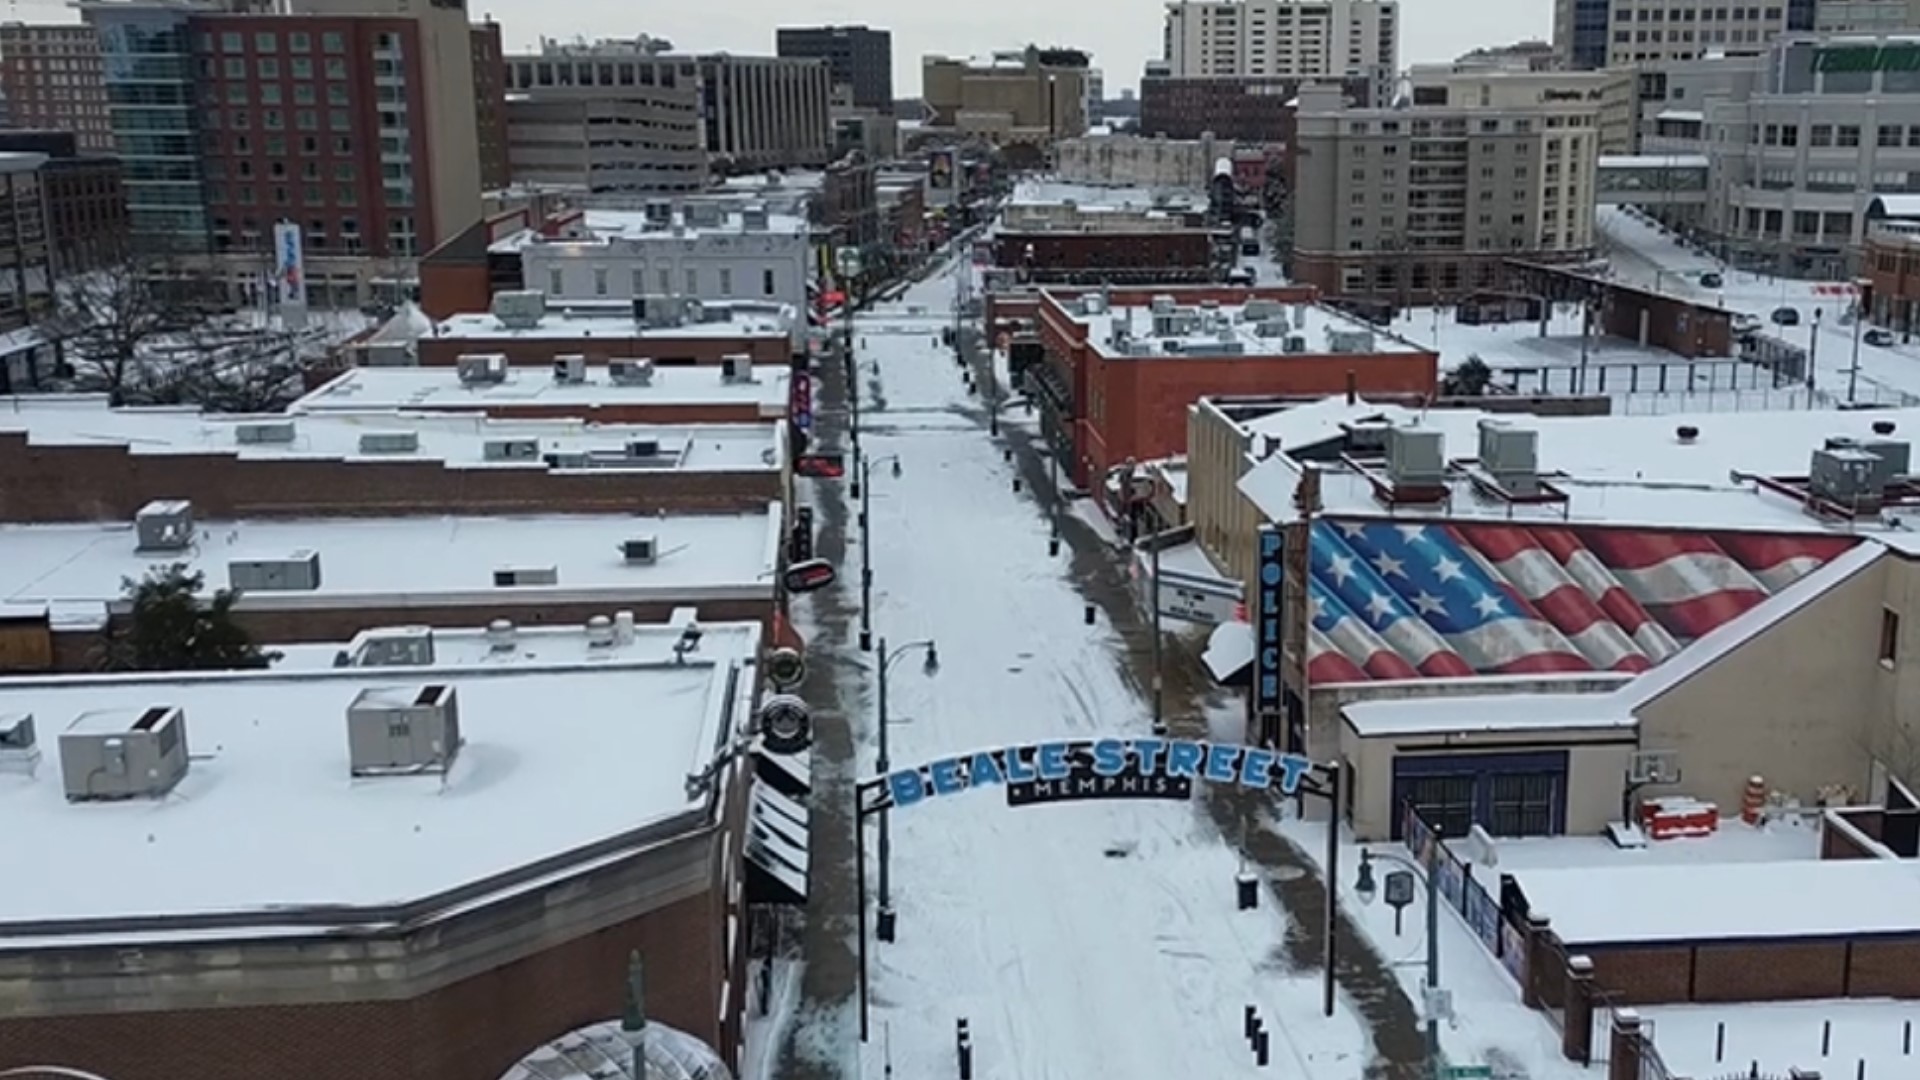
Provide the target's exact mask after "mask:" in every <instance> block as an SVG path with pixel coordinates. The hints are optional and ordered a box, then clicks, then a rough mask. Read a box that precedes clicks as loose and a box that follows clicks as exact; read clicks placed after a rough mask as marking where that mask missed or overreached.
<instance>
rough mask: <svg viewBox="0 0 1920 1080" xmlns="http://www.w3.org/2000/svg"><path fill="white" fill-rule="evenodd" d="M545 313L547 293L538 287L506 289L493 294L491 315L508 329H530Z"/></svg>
mask: <svg viewBox="0 0 1920 1080" xmlns="http://www.w3.org/2000/svg"><path fill="white" fill-rule="evenodd" d="M546 314H547V294H546V293H543V292H541V291H539V290H538V289H508V290H506V291H504V292H497V293H494V294H493V317H494V318H496V319H499V320H500V325H501V326H502V327H504V328H506V329H508V330H531V329H533V328H534V327H536V326H539V325H540V320H541V319H543V318H545V317H546Z"/></svg>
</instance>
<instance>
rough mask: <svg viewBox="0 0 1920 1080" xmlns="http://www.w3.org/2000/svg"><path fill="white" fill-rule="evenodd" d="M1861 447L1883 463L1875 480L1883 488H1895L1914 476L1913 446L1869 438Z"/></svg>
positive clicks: (1895, 441)
mask: <svg viewBox="0 0 1920 1080" xmlns="http://www.w3.org/2000/svg"><path fill="white" fill-rule="evenodd" d="M1858 445H1859V447H1860V449H1862V450H1865V451H1866V452H1867V453H1869V454H1872V455H1873V456H1875V457H1877V458H1879V459H1880V461H1881V465H1882V467H1881V468H1880V469H1878V470H1876V473H1875V477H1874V479H1875V480H1876V481H1877V482H1878V483H1879V484H1880V485H1881V486H1882V487H1883V488H1887V487H1893V486H1895V485H1897V484H1899V483H1901V482H1903V481H1904V480H1906V478H1907V477H1909V476H1911V475H1912V474H1913V444H1912V443H1910V442H1906V441H1904V440H1901V439H1884V438H1878V437H1869V438H1865V439H1861V440H1860V442H1859V444H1858Z"/></svg>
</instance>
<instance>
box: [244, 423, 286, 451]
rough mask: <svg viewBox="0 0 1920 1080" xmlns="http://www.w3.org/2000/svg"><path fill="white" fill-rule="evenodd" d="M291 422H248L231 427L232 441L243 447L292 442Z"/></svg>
mask: <svg viewBox="0 0 1920 1080" xmlns="http://www.w3.org/2000/svg"><path fill="white" fill-rule="evenodd" d="M293 433H294V432H293V421H291V420H248V421H246V422H245V423H240V424H235V425H233V440H234V441H235V442H237V443H240V444H241V445H243V446H257V445H262V444H266V443H290V442H292V441H293Z"/></svg>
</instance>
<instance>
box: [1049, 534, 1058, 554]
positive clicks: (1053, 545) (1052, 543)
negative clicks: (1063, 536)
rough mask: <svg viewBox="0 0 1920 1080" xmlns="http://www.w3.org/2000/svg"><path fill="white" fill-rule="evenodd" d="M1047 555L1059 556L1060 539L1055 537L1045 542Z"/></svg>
mask: <svg viewBox="0 0 1920 1080" xmlns="http://www.w3.org/2000/svg"><path fill="white" fill-rule="evenodd" d="M1047 554H1049V555H1058V554H1060V538H1059V537H1057V536H1055V537H1052V538H1050V539H1048V540H1047Z"/></svg>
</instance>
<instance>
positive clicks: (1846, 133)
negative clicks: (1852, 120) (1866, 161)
mask: <svg viewBox="0 0 1920 1080" xmlns="http://www.w3.org/2000/svg"><path fill="white" fill-rule="evenodd" d="M1834 145H1835V146H1859V145H1860V125H1859V124H1841V125H1840V130H1839V131H1838V133H1837V134H1836V135H1835V137H1834Z"/></svg>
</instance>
